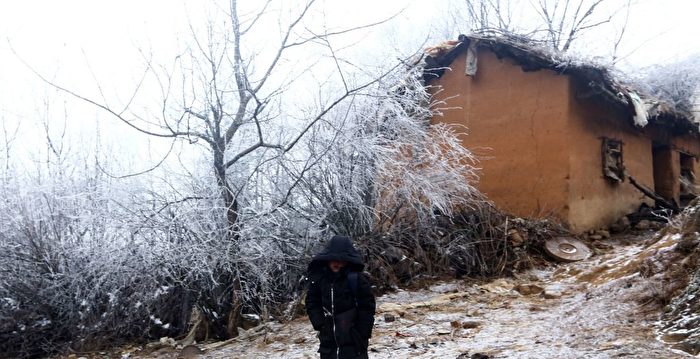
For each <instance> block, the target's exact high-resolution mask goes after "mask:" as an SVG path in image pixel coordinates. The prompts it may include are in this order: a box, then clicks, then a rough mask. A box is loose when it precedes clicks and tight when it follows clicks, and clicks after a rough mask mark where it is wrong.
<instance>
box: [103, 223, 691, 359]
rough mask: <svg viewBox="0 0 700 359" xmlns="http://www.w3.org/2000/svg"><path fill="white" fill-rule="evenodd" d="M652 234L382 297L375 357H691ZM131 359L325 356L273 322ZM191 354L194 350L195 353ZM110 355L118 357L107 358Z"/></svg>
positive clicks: (307, 337) (153, 347) (300, 325)
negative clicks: (655, 267)
mask: <svg viewBox="0 0 700 359" xmlns="http://www.w3.org/2000/svg"><path fill="white" fill-rule="evenodd" d="M653 236H654V234H653V233H652V232H647V233H637V234H634V235H625V236H618V237H614V238H612V239H608V240H601V241H597V243H596V245H595V247H596V249H595V255H594V256H592V257H591V258H589V259H587V260H585V261H582V262H577V263H568V264H560V265H552V266H550V267H549V268H545V269H538V270H531V271H528V272H524V273H521V274H519V275H518V276H517V277H515V278H500V279H496V280H493V281H490V282H477V281H473V280H452V281H444V282H436V283H434V284H433V285H432V286H430V287H428V288H426V289H423V290H417V291H402V290H399V291H397V292H395V293H390V294H387V295H384V296H382V297H380V298H378V304H379V307H378V313H377V316H376V324H375V329H374V336H373V338H372V340H371V342H370V357H371V358H616V357H627V358H687V357H693V356H691V355H690V354H687V353H685V352H683V351H678V350H674V349H672V348H671V347H672V343H665V342H663V341H662V339H664V338H663V337H662V336H660V335H658V334H657V332H656V331H655V328H657V327H658V325H657V320H658V318H659V307H654V306H649V305H645V301H646V298H649V297H650V296H652V297H653V295H654V293H653V288H650V287H649V285H648V283H647V282H646V281H645V279H644V278H642V277H641V276H640V275H639V274H638V268H639V264H640V263H642V262H643V261H645V260H647V259H648V258H650V257H651V256H653V255H657V254H658V253H660V252H664V251H669V250H671V249H672V248H673V246H674V245H675V242H674V237H673V236H666V237H664V238H662V239H661V240H658V241H655V242H654V243H653V244H650V245H648V244H645V243H650V241H649V240H650V239H651V238H652V237H653ZM162 342H163V343H154V344H150V345H148V346H144V347H132V348H125V349H123V350H121V351H119V353H118V355H119V356H121V357H122V358H136V357H145V358H176V357H195V356H199V357H206V358H268V359H272V358H316V355H317V354H316V349H317V348H316V346H317V339H316V337H315V332H314V331H313V330H312V328H311V326H310V325H309V323H308V321H307V319H306V318H299V319H297V320H295V321H293V322H291V323H287V324H278V323H268V324H265V325H262V326H259V327H257V328H253V329H250V330H248V331H246V332H244V333H243V334H242V335H241V336H240V337H239V338H236V339H232V340H229V341H226V342H219V343H210V344H199V345H198V346H197V347H196V348H195V347H190V348H185V351H184V352H183V351H182V349H180V348H177V347H173V346H172V345H171V344H174V341H172V340H167V339H164V340H162ZM190 351H191V352H190ZM105 355H109V354H105Z"/></svg>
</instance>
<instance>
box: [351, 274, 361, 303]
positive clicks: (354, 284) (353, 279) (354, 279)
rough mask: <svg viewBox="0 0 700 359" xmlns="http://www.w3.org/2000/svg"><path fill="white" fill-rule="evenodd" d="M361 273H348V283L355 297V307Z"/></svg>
mask: <svg viewBox="0 0 700 359" xmlns="http://www.w3.org/2000/svg"><path fill="white" fill-rule="evenodd" d="M358 275H359V273H357V272H350V273H348V285H349V286H350V291H351V292H352V296H353V297H354V298H355V307H357V276H358Z"/></svg>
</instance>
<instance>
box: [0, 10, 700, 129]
mask: <svg viewBox="0 0 700 359" xmlns="http://www.w3.org/2000/svg"><path fill="white" fill-rule="evenodd" d="M258 1H261V0H258ZM518 1H530V0H513V2H514V3H517V2H518ZM244 2H245V1H244V0H241V3H244ZM202 4H203V1H202V0H120V1H106V0H62V1H52V0H43V1H39V0H24V1H2V2H0V59H1V60H2V61H0V64H2V66H0V121H3V122H4V125H6V127H10V128H11V127H12V125H13V124H15V123H16V121H17V120H18V119H23V121H24V123H23V125H22V126H23V127H25V128H30V126H29V125H30V124H32V123H35V122H36V119H37V118H38V117H40V116H41V111H42V110H41V108H42V106H43V105H42V104H43V103H44V102H45V100H46V99H47V98H50V99H51V102H52V103H53V102H55V101H56V99H61V100H59V101H58V102H59V106H63V103H66V104H67V105H66V107H67V108H68V109H69V110H70V111H71V113H72V114H76V113H77V114H79V116H71V118H72V119H71V122H72V123H73V125H74V126H78V127H81V128H82V129H83V130H85V128H86V127H89V130H87V131H84V132H85V133H86V134H85V133H84V135H85V136H89V134H90V133H94V128H95V127H94V126H95V124H94V123H95V121H96V120H97V119H100V122H101V123H102V124H101V125H100V127H102V128H104V127H103V126H108V127H109V128H110V129H113V131H115V132H112V135H114V136H117V135H119V136H130V135H132V134H130V133H129V132H128V131H129V130H128V129H125V128H121V127H119V126H117V127H116V128H115V127H113V125H114V124H113V123H110V122H111V120H110V119H108V118H107V117H106V116H104V114H102V113H100V112H99V111H97V110H96V109H94V108H89V107H85V106H83V107H80V106H78V105H76V104H75V102H72V101H68V102H62V101H63V100H62V97H60V96H58V95H57V94H56V93H55V91H53V90H51V89H47V88H46V87H45V86H43V85H42V84H41V83H40V82H39V81H38V80H37V79H36V77H35V76H34V75H33V74H32V73H31V72H30V71H28V69H27V68H26V66H24V65H23V64H22V63H21V61H20V60H19V59H18V57H17V56H15V55H14V54H13V52H12V51H11V49H10V47H12V48H14V50H15V51H16V53H17V54H18V55H19V56H20V57H21V58H22V59H23V60H24V61H26V62H27V63H29V64H30V65H31V66H32V67H33V68H35V69H36V70H37V71H39V72H41V73H42V74H44V75H45V76H47V77H49V78H51V79H56V80H57V81H59V82H60V83H61V84H65V85H66V86H69V87H70V88H72V89H75V90H77V91H79V92H82V93H87V94H90V93H92V94H94V93H95V86H94V84H95V78H96V79H97V80H99V82H100V84H101V85H102V86H103V90H104V91H105V92H106V93H107V94H115V96H119V95H117V94H118V93H121V96H124V94H126V93H128V90H126V92H125V91H124V89H128V88H129V86H133V84H135V83H137V82H138V78H139V75H140V73H141V71H142V69H143V63H142V58H141V56H140V54H139V52H138V51H137V49H138V48H141V49H151V50H152V51H153V53H154V54H155V58H156V59H157V60H160V61H164V62H168V61H172V59H173V58H174V56H175V55H176V51H177V49H178V47H177V44H178V38H179V37H183V36H187V35H188V32H189V30H188V24H189V23H194V24H197V23H201V22H202V21H204V20H205V19H206V18H207V16H208V15H207V13H206V11H205V10H204V7H203V6H202ZM460 4H461V1H460V0H432V1H418V0H414V1H409V0H405V1H401V0H353V1H341V0H326V1H325V2H324V3H323V4H321V6H320V10H323V12H325V20H323V21H325V22H326V24H327V25H328V26H330V27H343V26H352V25H355V24H363V23H368V22H372V21H376V20H377V19H381V18H384V17H386V16H389V15H390V14H393V13H396V12H398V11H399V10H401V9H404V12H403V13H401V15H400V16H398V17H397V18H396V19H395V20H394V21H392V22H391V23H389V24H387V25H386V26H384V27H381V28H378V29H375V30H373V31H371V32H370V33H366V34H363V36H362V37H360V38H359V40H358V41H359V42H358V43H357V45H356V48H355V49H354V50H355V51H356V52H357V53H360V52H361V53H365V54H366V56H370V57H371V56H374V54H376V56H377V57H380V56H383V54H382V51H381V49H383V48H387V47H391V46H396V47H399V48H401V47H404V48H406V46H405V44H410V45H411V46H414V47H415V46H418V45H420V44H421V43H422V42H423V41H424V40H425V39H426V38H427V37H428V36H429V33H430V32H431V31H434V32H437V34H438V35H434V36H433V38H441V37H443V36H445V34H451V36H453V37H456V35H457V34H458V33H459V32H460V31H459V30H457V29H455V30H454V31H451V29H450V28H448V25H447V24H448V21H447V20H446V19H447V18H448V17H449V16H450V15H454V14H455V12H458V11H459V5H460ZM697 14H700V1H698V0H638V1H637V4H636V5H634V7H633V8H632V12H631V15H630V20H629V24H628V28H627V33H626V36H625V39H624V44H623V45H624V46H623V50H622V51H621V53H622V54H627V53H629V55H628V56H627V57H626V58H625V61H624V63H622V66H623V67H624V68H626V69H632V68H633V67H634V66H646V65H650V64H653V63H659V62H668V61H672V60H675V59H678V58H680V57H683V56H685V55H688V54H690V53H696V52H700V38H699V37H698V36H697V35H698V33H700V32H699V31H698V29H697V23H696V21H697V20H696V18H697V16H698V15H697ZM315 18H317V19H319V21H321V20H320V19H321V18H322V17H321V16H320V13H318V14H317V15H316V17H315ZM263 35H264V34H260V36H263ZM261 38H262V37H261ZM601 38H602V37H601ZM411 46H408V47H411ZM607 46H608V45H607V43H604V44H596V43H595V42H593V43H591V44H590V45H589V46H588V47H587V48H589V49H591V51H597V50H596V49H598V48H599V47H607ZM584 48H585V47H584ZM629 71H633V70H629ZM52 106H56V104H53V105H52ZM76 117H80V119H75V118H76ZM120 126H121V125H120ZM122 127H123V126H122ZM120 128H121V129H120ZM122 130H123V131H122ZM110 131H112V130H110ZM20 133H21V134H22V136H27V135H29V134H31V131H29V130H27V131H20ZM133 135H135V134H133ZM20 142H22V141H20Z"/></svg>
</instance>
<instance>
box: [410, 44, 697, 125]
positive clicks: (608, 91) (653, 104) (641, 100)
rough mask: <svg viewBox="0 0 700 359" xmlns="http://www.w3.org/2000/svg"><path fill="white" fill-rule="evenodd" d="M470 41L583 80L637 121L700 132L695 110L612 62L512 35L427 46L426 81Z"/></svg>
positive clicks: (534, 67)
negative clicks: (630, 77) (628, 77)
mask: <svg viewBox="0 0 700 359" xmlns="http://www.w3.org/2000/svg"><path fill="white" fill-rule="evenodd" d="M470 45H471V46H473V47H476V48H485V49H488V50H490V51H492V52H493V53H494V54H496V56H497V57H498V58H504V57H505V58H509V59H511V60H513V61H514V62H515V63H516V64H517V65H519V66H520V67H521V68H522V69H523V71H539V70H551V71H554V72H556V73H558V74H562V75H570V76H573V77H576V78H578V79H580V80H583V81H584V82H585V83H586V85H587V86H588V87H589V88H590V90H591V93H592V94H593V95H594V96H597V97H599V98H602V99H603V100H605V101H607V102H609V103H611V104H613V105H615V106H618V107H621V108H623V109H624V110H626V111H628V113H629V114H630V115H631V117H632V118H633V121H634V123H635V125H637V126H639V127H644V126H646V125H647V123H655V124H658V125H661V126H664V127H666V128H667V129H669V130H670V131H671V132H672V133H675V134H682V133H688V132H694V133H698V132H700V131H699V130H700V129H699V127H698V123H697V122H696V121H695V118H694V116H693V113H691V112H688V111H682V110H680V109H678V108H676V106H674V105H673V104H672V103H670V102H668V101H664V100H662V99H659V98H657V97H654V96H652V95H651V94H649V93H647V92H645V91H643V90H641V89H640V86H635V85H634V84H632V83H631V82H628V81H625V80H624V79H623V77H624V76H623V75H622V74H621V73H619V72H617V71H616V70H615V69H614V68H613V67H612V66H610V65H607V64H603V63H596V62H595V61H593V60H584V59H582V58H580V57H574V56H571V55H568V54H565V53H560V52H556V51H555V50H552V49H551V48H547V47H545V46H542V45H541V44H540V43H537V42H535V41H532V40H529V39H527V38H525V37H520V36H516V35H504V34H498V35H484V34H470V35H459V37H458V40H456V41H455V40H451V41H446V42H443V43H441V44H438V45H436V46H433V47H429V48H427V49H426V50H425V57H424V60H423V61H424V71H423V80H424V82H425V83H428V82H430V81H431V80H434V79H436V78H439V77H441V76H442V75H443V74H444V72H445V69H446V68H447V67H448V66H449V65H450V64H451V63H452V62H453V61H454V60H455V59H456V58H457V57H458V56H459V55H461V54H462V53H463V52H465V51H467V49H468V48H469V47H470Z"/></svg>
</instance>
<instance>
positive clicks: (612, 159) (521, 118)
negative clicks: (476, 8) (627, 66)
mask: <svg viewBox="0 0 700 359" xmlns="http://www.w3.org/2000/svg"><path fill="white" fill-rule="evenodd" d="M425 64H426V67H425V72H424V81H425V83H426V84H427V85H429V86H430V88H431V91H432V93H433V98H434V99H435V100H438V101H440V100H442V101H444V104H443V105H442V107H444V108H445V109H444V110H442V111H441V114H440V115H436V116H434V117H433V118H432V121H433V122H434V123H435V122H446V123H452V124H459V125H464V126H466V127H467V129H468V131H467V132H468V135H466V136H464V137H463V138H462V141H463V144H464V145H465V147H467V148H469V149H471V150H472V151H473V152H475V153H476V154H477V155H479V156H480V157H481V167H482V174H481V177H480V181H479V184H478V187H479V189H480V190H481V191H483V192H484V193H485V194H486V195H487V196H488V197H489V198H490V199H491V200H492V201H493V202H494V203H495V204H496V205H497V206H498V207H500V208H502V209H504V210H506V211H508V212H511V213H513V214H515V215H518V216H524V217H553V218H556V219H558V220H559V221H561V222H563V223H565V224H568V225H569V227H570V228H571V229H572V230H573V231H576V232H580V231H584V230H587V229H593V228H600V227H602V226H605V225H609V224H611V223H612V222H614V221H615V220H617V219H619V218H620V217H621V216H623V215H625V214H628V213H632V212H635V211H636V210H637V209H638V208H639V206H640V205H641V204H642V203H647V204H648V205H652V206H653V205H654V202H655V201H654V200H653V199H651V197H649V196H645V195H644V194H643V193H642V192H641V191H640V189H638V188H637V187H635V186H634V185H633V184H632V183H631V182H632V181H631V179H633V180H635V181H636V182H637V183H638V184H639V185H641V186H643V187H645V188H646V189H648V190H650V191H651V192H655V193H656V194H657V195H658V196H660V197H663V199H665V200H667V201H669V202H670V203H676V204H680V203H681V202H682V200H683V199H685V196H684V194H685V192H686V191H687V190H688V189H689V188H693V187H694V186H693V183H694V181H695V175H696V173H697V172H698V155H700V137H699V135H698V124H697V123H695V122H694V121H693V116H692V115H691V114H690V113H684V112H682V111H679V110H677V109H675V108H674V107H673V106H671V105H668V104H666V103H664V102H662V101H660V100H658V99H654V98H651V97H650V96H646V95H645V94H643V93H639V92H635V91H633V89H631V88H630V87H628V86H625V85H623V84H621V83H620V82H619V81H617V80H616V79H615V78H614V76H613V75H612V74H611V72H610V71H609V70H607V69H605V68H603V67H599V66H595V65H590V64H585V63H577V62H574V61H563V60H560V59H557V58H556V56H553V55H552V54H551V53H549V54H548V53H547V52H545V51H542V50H537V48H536V47H534V46H531V45H527V44H524V43H523V42H521V41H516V40H512V39H506V38H499V37H488V36H477V35H470V36H465V35H461V36H460V37H459V41H453V42H448V43H445V44H443V45H441V46H438V47H435V48H431V49H429V50H428V56H427V57H426V59H425ZM630 177H631V178H630ZM659 200H660V199H659Z"/></svg>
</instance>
